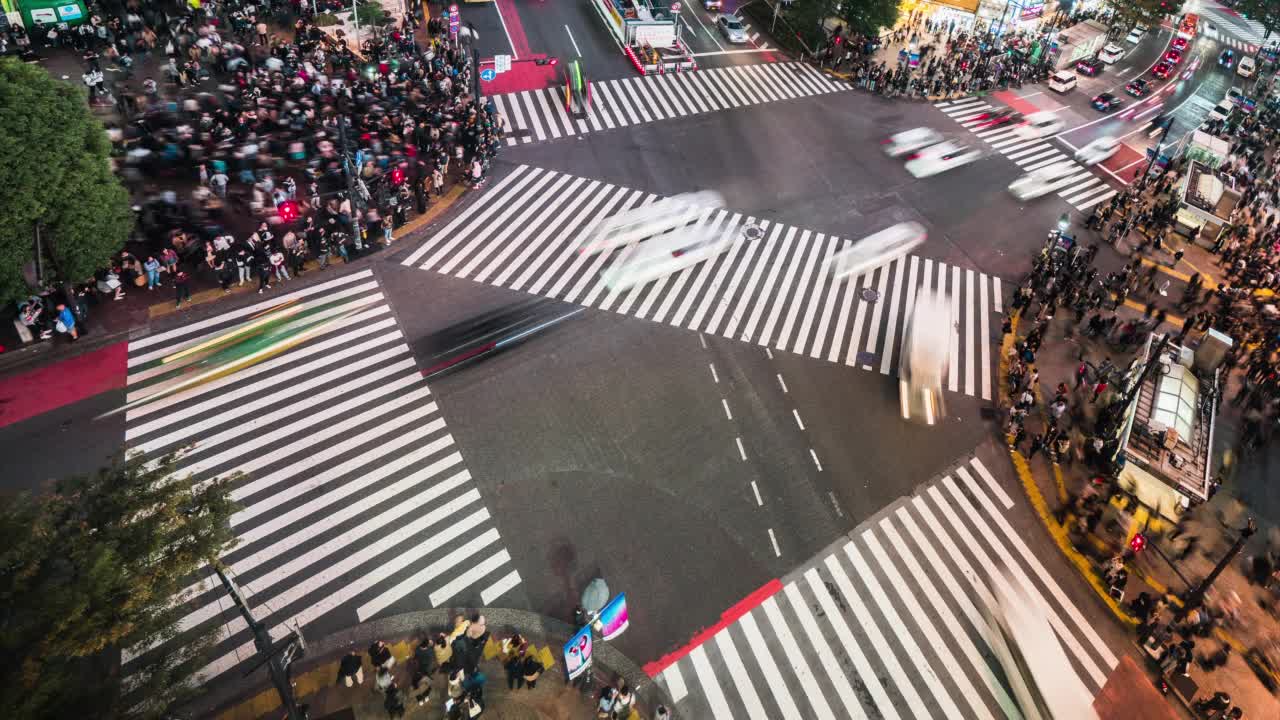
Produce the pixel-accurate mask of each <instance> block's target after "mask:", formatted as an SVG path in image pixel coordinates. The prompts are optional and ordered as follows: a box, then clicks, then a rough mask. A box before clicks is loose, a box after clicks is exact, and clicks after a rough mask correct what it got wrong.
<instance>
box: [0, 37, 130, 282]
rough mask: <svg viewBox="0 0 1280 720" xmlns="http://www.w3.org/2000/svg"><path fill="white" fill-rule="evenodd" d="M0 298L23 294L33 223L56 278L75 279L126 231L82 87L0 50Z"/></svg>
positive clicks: (103, 259) (122, 199)
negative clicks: (0, 186) (0, 180)
mask: <svg viewBox="0 0 1280 720" xmlns="http://www.w3.org/2000/svg"><path fill="white" fill-rule="evenodd" d="M0 127H2V128H4V132H3V133H0V177H3V178H4V179H5V188H4V192H3V193H0V302H7V301H11V300H16V299H18V298H21V297H23V296H25V295H26V294H27V290H28V288H27V283H26V281H25V280H24V278H23V267H24V266H26V265H27V264H28V263H30V262H31V261H32V260H33V258H34V248H35V243H34V237H35V228H36V224H37V223H39V225H40V228H41V238H42V240H43V241H47V242H43V243H42V245H43V247H44V250H45V253H46V257H47V259H48V260H52V268H51V269H52V270H54V272H55V273H56V279H57V280H62V281H79V280H83V279H85V278H87V277H89V276H91V275H92V274H93V272H94V271H95V270H97V269H98V268H100V267H102V266H104V265H106V264H107V262H108V260H109V259H110V258H111V255H112V254H113V253H115V252H116V251H118V250H119V249H120V248H121V247H122V246H123V245H124V242H125V240H127V239H128V237H129V231H130V229H131V228H132V227H133V212H132V210H131V209H130V206H129V193H128V192H127V191H126V190H125V188H124V186H123V185H121V184H120V181H119V179H118V178H116V176H115V174H114V173H113V172H112V171H111V166H110V164H109V162H108V155H109V153H110V150H111V143H110V142H109V141H108V140H107V135H106V131H105V130H104V129H103V127H102V123H100V122H98V120H97V119H96V118H94V117H93V114H92V113H91V112H90V111H89V107H88V103H87V102H86V100H85V93H84V91H83V90H82V89H80V88H79V87H77V86H74V85H72V84H70V83H67V82H63V81H61V80H56V79H54V78H53V77H52V76H51V75H49V73H48V72H46V71H45V70H43V69H42V68H40V67H38V66H35V65H27V64H26V63H23V62H20V61H19V60H17V59H16V58H12V57H6V58H0Z"/></svg>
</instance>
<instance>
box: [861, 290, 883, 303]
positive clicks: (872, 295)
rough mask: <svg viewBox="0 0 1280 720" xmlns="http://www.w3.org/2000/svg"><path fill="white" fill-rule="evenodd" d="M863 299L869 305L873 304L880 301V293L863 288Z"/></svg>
mask: <svg viewBox="0 0 1280 720" xmlns="http://www.w3.org/2000/svg"><path fill="white" fill-rule="evenodd" d="M862 299H863V300H865V301H867V302H869V303H873V302H875V301H877V300H879V299H880V293H879V292H878V291H876V290H872V289H871V288H863V289H862Z"/></svg>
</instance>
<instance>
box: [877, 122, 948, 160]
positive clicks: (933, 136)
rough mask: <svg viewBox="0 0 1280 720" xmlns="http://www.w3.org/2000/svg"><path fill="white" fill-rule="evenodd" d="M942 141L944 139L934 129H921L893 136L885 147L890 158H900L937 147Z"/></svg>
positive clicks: (905, 131)
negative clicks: (931, 146)
mask: <svg viewBox="0 0 1280 720" xmlns="http://www.w3.org/2000/svg"><path fill="white" fill-rule="evenodd" d="M942 140H943V137H942V135H941V134H939V133H938V131H936V130H934V129H932V128H926V127H920V128H916V129H914V130H903V131H902V132H900V133H898V134H896V135H891V136H889V138H888V139H886V140H885V141H884V143H883V145H884V151H885V152H886V153H888V154H889V157H899V156H901V155H906V154H907V153H909V152H915V151H916V150H919V149H920V148H926V147H929V146H930V145H936V144H937V143H940V142H942Z"/></svg>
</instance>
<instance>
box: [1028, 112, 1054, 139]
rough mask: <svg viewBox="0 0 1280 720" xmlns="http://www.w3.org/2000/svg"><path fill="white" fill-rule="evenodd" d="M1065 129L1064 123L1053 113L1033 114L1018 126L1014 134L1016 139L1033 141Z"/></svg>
mask: <svg viewBox="0 0 1280 720" xmlns="http://www.w3.org/2000/svg"><path fill="white" fill-rule="evenodd" d="M1064 127H1066V123H1064V122H1062V119H1061V118H1059V117H1058V115H1057V113H1053V112H1035V113H1031V114H1030V115H1028V116H1027V118H1026V122H1024V123H1023V124H1021V125H1019V126H1018V129H1017V130H1016V132H1017V133H1018V137H1020V138H1022V139H1023V140H1034V139H1035V138H1040V137H1044V136H1045V135H1052V134H1054V133H1056V132H1058V131H1059V130H1061V129H1062V128H1064Z"/></svg>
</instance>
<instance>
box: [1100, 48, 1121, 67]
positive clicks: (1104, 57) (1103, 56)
mask: <svg viewBox="0 0 1280 720" xmlns="http://www.w3.org/2000/svg"><path fill="white" fill-rule="evenodd" d="M1122 57H1124V48H1122V47H1120V46H1119V45H1116V44H1115V43H1108V44H1107V46H1106V47H1104V48H1102V52H1100V53H1098V59H1099V60H1101V61H1102V62H1104V63H1106V64H1108V65H1112V64H1114V63H1115V62H1116V61H1117V60H1119V59H1120V58H1122Z"/></svg>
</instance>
